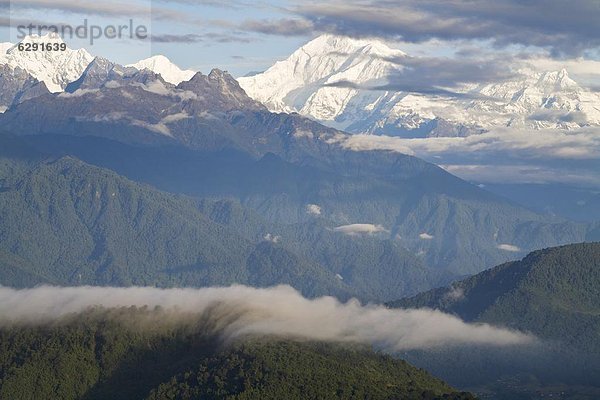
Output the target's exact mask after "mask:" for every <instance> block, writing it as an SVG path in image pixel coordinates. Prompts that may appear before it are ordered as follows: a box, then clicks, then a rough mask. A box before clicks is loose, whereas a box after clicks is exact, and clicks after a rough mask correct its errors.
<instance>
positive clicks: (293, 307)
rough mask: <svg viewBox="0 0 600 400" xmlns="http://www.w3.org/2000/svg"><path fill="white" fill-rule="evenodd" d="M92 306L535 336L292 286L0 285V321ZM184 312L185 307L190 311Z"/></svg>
mask: <svg viewBox="0 0 600 400" xmlns="http://www.w3.org/2000/svg"><path fill="white" fill-rule="evenodd" d="M91 306H104V307H107V308H114V307H128V306H138V307H141V306H148V307H151V308H153V307H156V306H161V307H163V308H164V309H165V310H172V311H173V312H174V313H177V312H180V313H196V314H197V315H199V316H200V315H202V316H206V317H210V318H215V322H218V323H215V324H213V325H215V326H219V328H218V331H217V332H215V333H220V334H221V335H222V336H223V338H225V339H228V338H235V337H239V336H242V335H247V334H252V335H283V336H290V337H300V338H307V339H312V340H326V341H346V342H361V343H369V344H373V345H377V346H381V347H383V348H384V349H387V350H390V351H392V350H396V351H397V350H408V349H421V348H432V347H438V346H449V345H461V344H470V343H472V344H487V345H499V346H503V345H520V344H528V343H531V342H532V341H534V340H535V339H534V338H532V337H531V336H528V335H526V334H523V333H519V332H516V331H511V330H507V329H502V328H496V327H493V326H490V325H487V324H473V325H472V324H467V323H465V322H463V321H461V320H460V319H458V318H456V317H454V316H451V315H448V314H444V313H441V312H439V311H433V310H427V309H422V310H402V309H388V308H386V307H383V306H374V305H368V306H363V305H361V304H360V303H359V302H358V301H356V300H353V301H349V302H347V303H340V302H339V301H338V300H336V299H334V298H332V297H323V298H318V299H313V300H310V299H306V298H304V297H302V296H301V295H300V294H299V293H298V292H297V291H295V290H294V289H292V288H290V287H289V286H278V287H274V288H269V289H255V288H250V287H245V286H232V287H229V288H205V289H157V288H142V287H131V288H110V287H70V288H59V287H47V286H45V287H38V288H34V289H24V290H15V289H10V288H0V322H1V323H4V324H7V323H11V321H12V322H13V323H14V322H15V320H16V321H19V322H24V323H44V322H49V321H52V320H54V319H56V318H59V317H61V316H65V315H67V314H69V313H77V312H81V311H84V310H86V309H87V308H89V307H91ZM188 316H189V314H188Z"/></svg>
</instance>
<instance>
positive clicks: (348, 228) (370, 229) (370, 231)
mask: <svg viewBox="0 0 600 400" xmlns="http://www.w3.org/2000/svg"><path fill="white" fill-rule="evenodd" d="M333 231H334V232H339V233H343V234H345V235H350V236H355V235H374V234H376V233H385V232H389V231H388V230H387V229H385V228H384V227H383V226H381V225H373V224H350V225H342V226H338V227H336V228H333Z"/></svg>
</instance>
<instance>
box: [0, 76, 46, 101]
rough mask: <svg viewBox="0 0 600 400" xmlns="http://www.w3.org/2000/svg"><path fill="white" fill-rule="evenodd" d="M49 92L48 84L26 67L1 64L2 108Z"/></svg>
mask: <svg viewBox="0 0 600 400" xmlns="http://www.w3.org/2000/svg"><path fill="white" fill-rule="evenodd" d="M48 93H50V91H49V90H48V88H47V87H46V84H45V83H44V82H40V81H38V80H37V79H36V78H34V77H33V76H31V74H29V73H28V72H27V71H25V70H24V69H22V68H19V67H16V68H13V67H11V66H8V65H0V108H3V109H6V108H9V107H11V106H13V105H15V104H19V103H21V102H23V101H25V100H29V99H31V98H34V97H38V96H41V95H44V94H48Z"/></svg>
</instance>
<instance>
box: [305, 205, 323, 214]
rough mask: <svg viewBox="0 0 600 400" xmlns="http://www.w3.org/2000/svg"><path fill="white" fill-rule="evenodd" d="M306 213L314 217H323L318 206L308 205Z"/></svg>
mask: <svg viewBox="0 0 600 400" xmlns="http://www.w3.org/2000/svg"><path fill="white" fill-rule="evenodd" d="M306 212H307V213H308V214H312V215H321V212H322V210H321V206H318V205H316V204H308V205H307V206H306Z"/></svg>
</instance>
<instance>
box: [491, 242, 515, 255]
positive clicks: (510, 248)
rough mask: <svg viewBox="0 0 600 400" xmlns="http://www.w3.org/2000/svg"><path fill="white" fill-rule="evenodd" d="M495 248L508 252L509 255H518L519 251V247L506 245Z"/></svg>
mask: <svg viewBox="0 0 600 400" xmlns="http://www.w3.org/2000/svg"><path fill="white" fill-rule="evenodd" d="M496 248H498V249H500V250H504V251H510V252H511V253H518V252H520V251H521V248H520V247H518V246H515V245H513V244H507V243H502V244H499V245H498V246H496Z"/></svg>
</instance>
